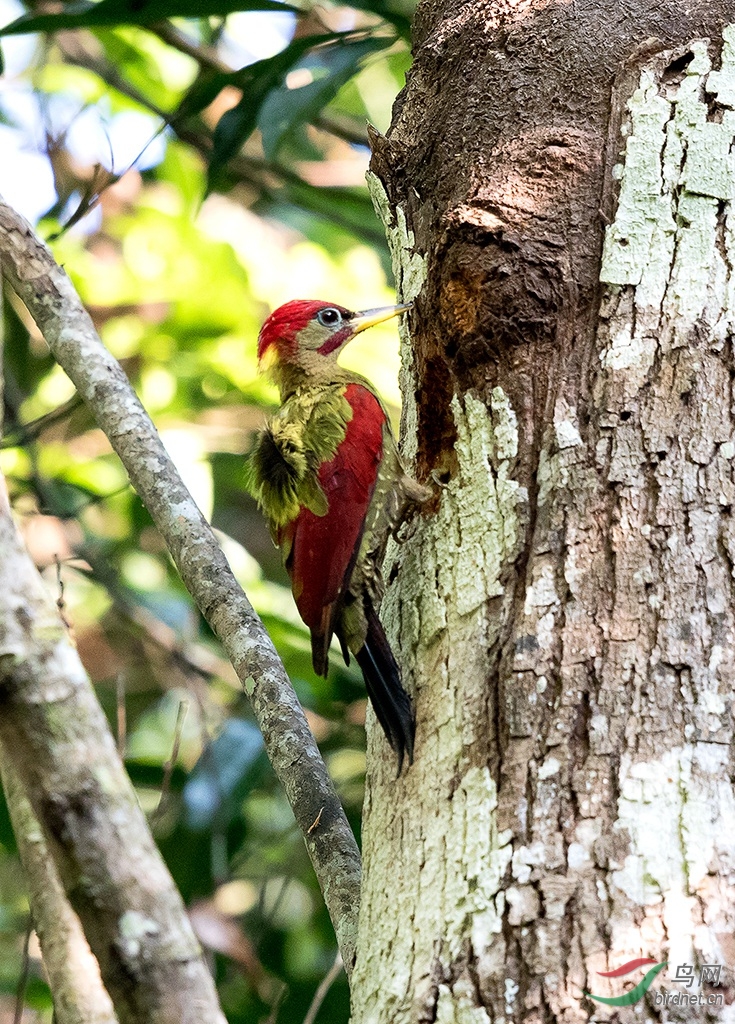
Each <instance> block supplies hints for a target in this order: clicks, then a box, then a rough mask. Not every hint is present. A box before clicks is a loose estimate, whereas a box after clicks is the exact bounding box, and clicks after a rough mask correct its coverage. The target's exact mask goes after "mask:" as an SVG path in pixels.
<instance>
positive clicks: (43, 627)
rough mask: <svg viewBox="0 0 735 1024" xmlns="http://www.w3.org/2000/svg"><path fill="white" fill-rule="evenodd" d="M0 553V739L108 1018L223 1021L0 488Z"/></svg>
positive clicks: (91, 696)
mask: <svg viewBox="0 0 735 1024" xmlns="http://www.w3.org/2000/svg"><path fill="white" fill-rule="evenodd" d="M0 551H2V553H3V557H2V559H0V744H2V750H3V752H4V755H5V757H6V758H7V760H8V762H9V763H11V764H12V768H13V769H14V771H15V773H16V774H17V777H18V780H19V786H20V787H21V788H22V790H23V792H24V793H25V794H26V796H27V797H28V800H29V801H30V804H31V806H32V808H33V813H34V814H35V816H36V817H37V818H38V820H39V821H40V822H41V824H42V827H43V841H44V843H45V844H46V846H47V847H48V851H49V853H50V854H51V856H52V857H53V861H54V864H55V868H56V871H58V876H59V878H60V879H61V882H62V884H63V888H64V890H65V892H66V895H67V897H68V899H69V901H70V903H71V905H72V907H73V908H74V910H75V911H76V913H77V914H78V916H79V919H80V921H81V923H82V926H83V928H84V932H85V934H86V936H87V940H88V942H89V945H90V947H91V949H92V951H93V952H94V954H95V956H96V957H97V960H98V961H99V965H100V970H101V973H102V978H103V980H104V984H105V987H106V988H107V991H108V992H109V994H110V996H111V998H112V1001H113V1003H114V1006H115V1010H116V1012H117V1015H118V1018H119V1020H120V1022H121V1024H154V1022H155V1024H174V1022H177V1024H178V1022H187V1024H213V1022H214V1024H224V1017H223V1016H222V1013H221V1011H220V1009H219V1006H218V1003H217V995H216V992H215V988H214V983H213V981H212V978H211V977H210V975H209V972H208V971H207V968H206V965H205V963H204V960H203V959H202V955H201V950H200V948H199V944H198V942H197V940H196V938H195V936H194V933H193V931H192V928H191V924H190V922H189V919H188V917H187V916H186V911H185V909H184V906H183V903H182V901H181V897H180V895H179V893H178V891H177V890H176V887H175V886H174V884H173V882H172V880H171V877H170V875H169V873H168V871H167V870H166V866H165V864H164V863H163V860H162V858H161V855H160V853H159V852H158V849H157V848H156V845H155V843H154V842H153V839H152V837H151V834H150V832H149V830H148V826H147V824H146V821H145V817H144V815H143V812H142V811H141V809H140V806H139V804H138V802H137V799H136V797H135V793H134V791H133V788H132V785H131V783H130V780H129V778H128V776H127V774H126V772H125V769H124V768H123V765H122V762H121V761H120V758H119V757H118V754H117V750H116V748H115V741H114V739H113V736H112V733H111V732H110V729H109V727H108V725H107V721H106V719H105V716H104V713H103V711H102V709H101V707H100V706H99V703H98V701H97V698H96V696H95V693H94V690H93V689H92V686H91V684H90V682H89V679H88V677H87V675H86V673H85V671H84V668H83V666H82V664H81V662H80V660H79V656H78V654H77V652H76V650H75V649H74V647H72V645H71V643H70V640H69V637H68V634H67V631H66V629H65V627H64V625H63V623H62V621H61V619H60V618H59V612H58V609H57V607H56V604H55V602H54V598H53V597H52V596H51V595H50V594H49V593H48V591H47V590H46V588H45V586H44V585H43V583H42V581H41V578H40V576H39V574H38V572H37V571H36V567H35V566H34V564H33V562H32V560H31V558H30V556H29V555H28V553H27V551H26V550H25V548H24V546H23V542H22V541H21V539H20V536H19V534H18V531H17V530H16V528H15V524H14V522H13V519H12V516H11V512H10V506H9V503H8V498H7V492H6V491H5V487H4V484H2V483H1V482H0ZM11 782H12V778H11ZM22 831H23V829H21V832H22ZM19 841H20V837H19ZM36 852H38V851H36ZM29 877H30V878H31V880H32V883H36V882H37V880H36V879H35V877H34V876H33V875H29ZM35 910H36V904H35V903H34V912H35ZM38 924H39V933H40V929H41V919H40V918H39V922H38ZM50 930H52V929H50ZM47 948H48V944H47ZM54 994H55V995H56V993H54Z"/></svg>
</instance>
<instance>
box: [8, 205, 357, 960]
mask: <svg viewBox="0 0 735 1024" xmlns="http://www.w3.org/2000/svg"><path fill="white" fill-rule="evenodd" d="M0 264H1V265H2V268H3V271H4V273H5V275H6V277H7V279H8V281H9V282H10V284H11V285H12V287H13V288H14V289H15V291H16V292H17V293H18V295H19V296H20V298H21V299H22V300H23V301H24V302H25V304H26V306H27V307H28V309H29V311H30V313H31V315H32V316H33V318H34V320H35V321H36V323H37V324H38V326H39V328H40V330H41V331H42V333H43V335H44V338H45V339H46V341H47V343H48V345H49V347H50V349H51V351H52V352H53V354H54V356H55V358H56V359H57V361H58V362H59V364H60V365H61V366H62V367H63V369H64V370H65V371H66V373H67V374H68V375H69V377H70V378H71V380H72V381H73V382H74V385H75V386H76V388H77V390H78V392H79V394H80V395H81V397H82V398H83V399H84V401H85V402H86V403H87V405H88V406H89V407H90V409H91V410H92V413H93V414H94V416H95V419H96V420H97V423H98V424H99V426H100V427H101V428H102V430H103V431H104V432H105V434H106V435H107V437H108V439H109V441H110V443H111V445H112V447H113V448H114V449H115V451H116V452H117V454H118V455H119V456H120V459H121V461H122V462H123V464H124V466H125V468H126V470H127V472H128V474H129V476H130V479H131V481H132V484H133V486H134V487H135V489H136V491H137V492H138V494H139V495H140V497H141V498H142V500H143V502H144V503H145V505H146V507H147V508H148V511H149V512H150V514H151V516H152V518H153V520H154V522H155V523H156V526H157V527H158V529H159V531H160V532H161V534H162V536H163V538H164V540H165V541H166V544H167V546H168V548H169V551H170V552H171V556H172V558H173V560H174V562H175V564H176V566H177V568H178V570H179V572H180V573H181V576H182V579H183V581H184V583H185V584H186V586H187V588H188V590H189V592H190V593H191V594H192V596H193V597H194V600H195V601H196V602H197V604H198V606H199V608H200V609H201V612H202V614H203V615H204V617H205V618H206V620H207V622H208V623H209V625H210V626H211V628H212V630H213V631H214V633H215V634H216V635H217V636H218V637H219V639H220V640H221V642H222V644H223V646H224V648H225V650H226V652H227V654H228V656H229V658H230V660H231V661H232V664H233V666H234V668H235V671H236V672H237V674H238V676H239V678H240V679H241V681H242V683H243V685H244V687H245V689H246V691H247V693H248V695H249V697H250V699H251V702H252V706H253V710H254V713H255V716H256V718H257V721H258V724H259V726H260V728H261V730H262V732H263V738H264V740H265V745H266V749H267V751H268V755H269V757H270V760H271V763H272V764H273V767H274V770H275V772H276V775H277V776H278V778H279V780H280V781H281V783H282V785H283V787H284V789H285V791H286V794H287V796H288V799H289V801H290V804H291V807H292V809H293V812H294V815H295V817H296V821H297V822H298V825H299V828H300V829H301V832H302V834H303V836H304V840H305V842H306V845H307V848H308V850H309V855H310V856H311V860H312V863H313V865H314V869H315V871H316V875H317V878H318V880H319V884H320V886H321V888H322V892H323V894H324V899H325V902H326V905H327V909H328V911H329V914H330V916H331V919H332V923H333V924H334V928H335V932H336V934H337V942H338V945H339V948H340V952H341V954H342V958H343V960H344V963H345V967H346V969H347V971H348V974H349V972H350V970H351V968H352V963H353V961H354V949H355V936H356V922H357V908H358V904H359V892H360V856H359V852H358V849H357V844H356V842H355V838H354V836H353V834H352V831H351V829H350V826H349V824H348V822H347V818H346V817H345V814H344V811H343V810H342V807H341V804H340V802H339V799H338V797H337V794H336V793H335V790H334V787H333V785H332V782H331V779H330V778H329V774H328V772H327V769H326V766H325V764H324V761H323V760H322V757H321V755H320V753H319V749H318V747H317V745H316V743H315V741H314V738H313V736H312V734H311V731H310V729H309V726H308V724H307V722H306V718H305V716H304V713H303V710H302V708H301V705H300V704H299V702H298V698H297V697H296V694H295V692H294V690H293V687H292V686H291V683H290V681H289V679H288V677H287V675H286V672H285V670H284V668H283V665H282V663H281V661H280V659H279V657H278V654H277V653H276V650H275V648H274V647H273V644H272V643H271V640H270V638H269V637H268V634H267V633H266V631H265V628H264V626H263V624H262V623H261V621H260V619H259V618H258V616H257V614H256V613H255V611H254V610H253V608H252V606H251V605H250V602H249V601H248V599H247V597H246V596H245V594H244V593H243V591H242V589H241V588H240V586H239V585H238V583H237V581H236V580H235V578H234V576H233V574H232V571H231V569H230V567H229V565H228V563H227V560H226V558H225V556H224V555H223V553H222V551H221V549H220V547H219V544H218V543H217V540H216V538H215V536H214V534H213V532H212V529H211V527H210V526H209V524H208V523H207V522H206V520H205V519H204V517H203V516H202V514H201V512H200V511H199V509H198V508H197V506H196V503H195V502H194V500H193V498H192V497H191V495H190V494H189V492H188V490H187V489H186V487H185V486H184V484H183V482H182V480H181V477H180V476H179V474H178V472H177V470H176V467H175V466H174V464H173V462H172V461H171V459H170V458H169V456H168V454H167V452H166V450H165V448H164V447H163V445H162V443H161V441H160V438H159V437H158V434H157V432H156V430H155V427H154V426H153V424H152V423H151V421H150V419H149V417H148V415H147V413H146V412H145V410H144V409H143V407H142V406H141V404H140V402H139V401H138V399H137V396H136V395H135V392H134V391H133V389H132V388H131V386H130V383H129V381H128V379H127V377H126V376H125V374H124V373H123V371H122V369H121V368H120V365H119V364H118V363H117V361H116V360H115V359H114V358H113V357H112V356H111V355H110V353H109V352H108V351H107V349H106V348H105V347H104V345H103V344H102V342H101V341H100V339H99V337H98V335H97V333H96V331H95V329H94V326H93V324H92V321H91V320H90V318H89V315H88V314H87V312H86V310H85V309H84V307H83V306H82V304H81V301H80V299H79V297H78V295H77V294H76V292H75V290H74V288H73V286H72V284H71V282H70V280H69V278H68V277H67V275H66V274H65V273H64V271H63V270H62V269H61V268H60V267H59V266H58V265H57V264H56V263H55V261H54V259H53V257H52V255H51V253H50V252H49V250H48V249H47V247H46V246H45V245H44V244H43V243H42V242H40V241H39V239H38V238H37V237H36V236H35V235H34V233H33V231H32V229H31V227H30V225H29V224H28V223H27V222H26V221H25V220H24V219H23V218H22V217H20V216H19V215H18V214H17V213H15V211H13V210H12V209H11V208H10V207H8V206H7V205H6V204H5V203H3V202H2V201H1V200H0ZM317 821H318V824H317V825H316V827H315V826H314V823H315V822H317Z"/></svg>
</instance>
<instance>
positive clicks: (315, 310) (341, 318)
mask: <svg viewBox="0 0 735 1024" xmlns="http://www.w3.org/2000/svg"><path fill="white" fill-rule="evenodd" d="M410 307H411V303H410V302H409V303H406V304H404V305H402V306H383V307H382V308H380V309H366V310H363V312H361V313H353V312H352V311H351V310H349V309H345V308H344V306H338V305H336V303H334V302H321V301H319V300H318V299H313V300H308V299H294V300H293V301H291V302H287V303H286V304H285V305H283V306H279V307H278V309H276V310H274V312H273V313H271V315H270V316H269V317H268V319H267V320H266V321H265V323H264V324H263V326H262V328H261V331H260V335H259V337H258V360H259V362H260V366H261V368H262V369H266V370H272V371H275V373H276V375H278V374H279V371H280V372H281V373H282V372H284V371H285V372H288V370H289V369H293V370H296V371H298V370H301V371H302V372H304V373H306V374H309V375H311V374H317V375H318V374H320V371H321V370H322V368H323V369H327V368H328V367H329V366H330V365H331V366H333V365H334V363H335V361H336V359H337V355H338V354H339V352H340V351H341V350H342V349H343V348H344V346H345V345H346V344H347V342H348V341H351V340H352V338H354V337H355V335H356V334H359V333H360V332H361V331H364V330H365V329H366V328H367V327H372V326H373V325H374V324H379V323H381V322H382V321H383V320H388V319H390V317H392V316H397V315H398V313H401V312H402V311H403V310H404V309H410Z"/></svg>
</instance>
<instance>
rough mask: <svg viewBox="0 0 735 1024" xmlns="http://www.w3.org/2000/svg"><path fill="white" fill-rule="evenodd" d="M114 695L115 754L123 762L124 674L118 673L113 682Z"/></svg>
mask: <svg viewBox="0 0 735 1024" xmlns="http://www.w3.org/2000/svg"><path fill="white" fill-rule="evenodd" d="M115 695H116V703H117V752H118V754H119V755H120V760H121V761H124V760H125V750H126V748H127V745H128V715H127V705H126V703H125V673H124V672H118V674H117V679H116V680H115Z"/></svg>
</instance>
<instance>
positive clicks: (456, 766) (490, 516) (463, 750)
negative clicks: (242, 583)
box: [353, 388, 527, 1024]
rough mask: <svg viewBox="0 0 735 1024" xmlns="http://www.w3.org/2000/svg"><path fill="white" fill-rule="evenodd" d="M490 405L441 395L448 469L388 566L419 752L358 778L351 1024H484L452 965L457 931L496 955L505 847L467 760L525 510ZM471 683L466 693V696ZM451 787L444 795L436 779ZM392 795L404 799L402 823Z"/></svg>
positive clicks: (482, 952)
mask: <svg viewBox="0 0 735 1024" xmlns="http://www.w3.org/2000/svg"><path fill="white" fill-rule="evenodd" d="M489 405H490V407H489V408H488V407H487V406H486V405H485V403H484V402H482V401H481V400H480V399H479V398H478V397H475V396H474V395H472V394H469V393H468V394H466V395H465V396H464V398H462V399H460V398H459V397H455V398H454V399H453V401H452V411H453V415H454V420H455V425H456V429H457V444H456V455H457V461H458V468H457V471H456V473H455V474H454V475H453V477H452V479H451V480H450V481H449V483H448V484H447V486H446V487H445V488H443V489H442V492H441V498H440V503H439V508H438V511H437V513H436V514H435V515H434V516H432V517H430V518H428V519H426V520H425V521H424V522H423V523H422V528H421V530H420V531H419V532H415V533H414V534H413V535H412V536H410V537H409V538H408V540H407V541H406V542H405V543H404V544H403V545H402V546H401V547H399V546H397V545H393V546H392V547H391V548H390V550H389V554H388V558H387V560H386V572H388V571H389V566H390V565H391V562H392V561H393V560H394V559H400V564H401V568H400V575H399V583H398V584H397V585H395V586H390V587H389V588H388V591H387V594H386V598H385V601H384V606H383V614H384V617H385V620H386V622H387V623H388V624H389V627H391V628H392V632H393V635H394V639H396V635H397V643H396V648H397V649H398V650H399V651H400V652H401V662H402V668H403V671H404V677H405V678H406V681H407V683H408V685H409V687H410V689H411V690H412V692H413V693H414V695H415V701H416V708H417V737H418V744H419V747H418V749H417V758H416V763H415V764H414V765H413V766H412V767H411V769H410V771H409V772H408V773H407V774H406V775H405V776H402V777H401V778H400V779H399V780H398V782H396V781H395V780H394V779H393V777H392V773H391V771H390V766H388V767H387V768H385V767H384V765H385V762H382V763H381V764H379V765H378V769H377V771H376V774H375V775H373V776H372V777H371V778H370V780H369V792H368V796H367V799H366V808H365V816H364V818H365V820H364V830H363V849H364V859H365V872H366V884H365V887H364V890H363V893H364V895H363V902H362V906H361V918H360V935H361V945H360V951H359V954H358V962H357V965H356V974H355V978H356V984H355V986H354V992H355V1005H354V1007H353V1013H354V1017H353V1019H354V1020H355V1021H359V1022H360V1024H368V1022H377V1021H381V1022H382V1021H389V1020H390V1021H392V1022H393V1021H395V1022H397V1021H400V1020H409V1019H410V1020H421V1019H424V1015H426V1014H431V1012H432V1010H431V1007H432V1006H433V1005H436V1014H437V1016H436V1019H437V1020H439V1019H441V1020H443V1021H447V1022H463V1021H468V1022H469V1021H472V1022H475V1021H477V1022H478V1024H479V1022H481V1021H483V1020H484V1019H485V1017H484V1016H483V1014H484V1011H478V1010H477V1008H476V1006H474V1008H473V1002H472V1000H471V999H469V997H468V994H467V992H466V991H465V989H464V987H463V986H465V985H466V979H465V980H464V981H463V977H462V968H461V967H458V966H457V965H458V964H461V962H462V960H463V957H464V958H466V941H467V936H468V935H469V936H470V937H471V943H472V948H473V949H474V951H475V954H476V956H477V958H478V959H479V961H480V963H481V964H483V965H485V964H486V963H487V961H488V959H492V958H494V957H495V956H496V955H497V954H496V949H497V945H498V940H499V937H500V931H501V922H502V916H503V911H504V897H503V895H502V892H501V881H502V878H503V875H504V873H505V871H506V869H507V867H508V865H509V863H510V857H511V852H512V851H511V847H510V845H509V841H508V840H509V836H508V835H502V834H500V833H499V832H498V828H497V814H496V812H497V787H496V782H495V780H494V779H493V778H492V776H491V773H490V771H489V769H488V767H487V765H484V764H483V765H477V764H472V763H471V760H470V758H468V756H467V753H468V750H471V749H472V747H473V744H475V743H479V744H483V743H484V733H485V732H486V730H487V721H486V713H487V712H486V704H485V701H486V696H485V694H484V692H483V691H484V680H485V679H486V677H487V672H488V665H487V656H488V655H487V650H488V645H487V634H488V630H489V629H492V627H491V626H490V625H489V623H488V610H487V607H488V606H487V602H488V600H489V599H491V598H492V597H495V598H498V599H500V600H502V599H503V596H504V587H503V584H502V582H501V570H502V568H503V566H505V565H506V564H507V562H508V561H509V560H512V559H513V557H515V555H516V553H517V549H518V544H519V538H520V535H521V524H522V522H523V517H524V515H525V509H526V502H527V495H526V494H525V491H523V489H522V488H521V487H519V485H518V484H517V482H516V481H515V480H513V479H512V476H511V473H510V466H511V465H512V461H513V459H514V458H515V456H516V454H517V445H518V430H517V422H516V417H515V414H514V413H513V410H512V409H511V407H510V404H509V402H508V399H507V397H506V395H505V394H504V392H503V391H502V389H500V388H495V389H494V390H493V392H492V394H491V396H490V403H489ZM439 679H441V685H437V681H438V680H439ZM470 679H474V680H476V683H477V686H478V692H477V693H468V689H467V681H468V680H470ZM373 741H374V737H373ZM378 742H380V740H378ZM376 760H377V759H376ZM373 763H375V762H373ZM452 778H454V779H455V783H454V785H453V796H452V799H450V800H448V799H446V795H447V794H444V793H443V792H441V793H440V792H437V780H439V779H444V780H447V779H452ZM395 786H400V787H405V788H406V791H407V793H406V799H405V800H403V799H402V800H401V806H402V808H403V812H404V813H403V817H402V819H401V820H396V819H395V814H396V803H395V800H394V799H392V798H391V797H390V792H391V790H392V789H393V788H394V787H395ZM407 836H411V837H412V841H411V842H408V843H406V842H405V841H404V840H405V837H407ZM385 877H390V878H391V879H393V880H394V881H395V885H391V887H390V890H389V891H387V890H385V889H383V888H382V887H381V886H374V885H372V884H371V880H372V879H373V878H378V879H380V878H385ZM386 949H390V950H391V956H390V958H386V957H385V955H384V953H385V950H386ZM440 982H441V984H440ZM478 1012H479V1013H480V1016H478ZM426 1019H428V1017H427V1018H426Z"/></svg>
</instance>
